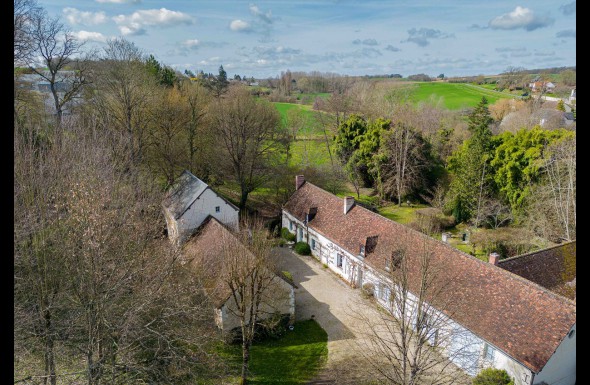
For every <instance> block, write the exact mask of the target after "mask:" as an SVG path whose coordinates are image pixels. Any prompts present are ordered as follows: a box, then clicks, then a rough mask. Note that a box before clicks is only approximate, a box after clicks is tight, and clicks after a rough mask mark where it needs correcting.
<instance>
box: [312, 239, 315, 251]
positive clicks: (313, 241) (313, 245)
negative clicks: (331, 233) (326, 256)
mask: <svg viewBox="0 0 590 385" xmlns="http://www.w3.org/2000/svg"><path fill="white" fill-rule="evenodd" d="M311 249H312V250H315V239H314V238H311Z"/></svg>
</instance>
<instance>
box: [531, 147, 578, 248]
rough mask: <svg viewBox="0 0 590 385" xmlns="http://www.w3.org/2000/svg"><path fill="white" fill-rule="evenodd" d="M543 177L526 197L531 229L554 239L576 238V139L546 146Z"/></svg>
mask: <svg viewBox="0 0 590 385" xmlns="http://www.w3.org/2000/svg"><path fill="white" fill-rule="evenodd" d="M541 167H542V168H543V174H544V175H543V180H542V182H541V184H540V185H539V186H537V188H536V189H535V191H534V192H533V193H532V194H531V197H530V199H529V204H530V207H529V209H528V212H529V215H530V219H529V222H531V223H532V225H533V229H534V230H535V231H536V232H538V233H541V234H542V235H543V236H544V237H546V238H549V239H553V240H555V241H558V240H560V239H562V240H568V241H569V240H574V239H576V141H575V137H573V138H571V137H570V138H564V139H563V140H561V141H559V142H557V143H555V144H552V145H551V146H549V147H548V149H547V151H546V152H545V156H544V157H543V160H542V164H541Z"/></svg>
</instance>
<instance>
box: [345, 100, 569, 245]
mask: <svg viewBox="0 0 590 385" xmlns="http://www.w3.org/2000/svg"><path fill="white" fill-rule="evenodd" d="M521 103H522V102H521ZM428 115H432V111H430V112H429V111H427V110H425V106H412V105H409V104H404V103H401V104H398V105H396V106H395V107H394V108H393V109H391V110H389V113H388V114H387V115H382V116H374V117H372V118H370V117H367V115H364V116H363V115H362V114H358V113H356V114H351V115H349V116H348V118H347V119H346V120H344V121H342V123H340V125H339V126H338V131H337V134H336V136H335V144H336V155H337V156H338V159H339V161H340V162H341V164H342V165H343V167H344V169H345V171H346V175H347V176H348V179H349V181H350V182H351V183H352V185H353V186H354V187H355V189H356V191H357V194H359V189H360V188H361V187H371V188H374V189H375V190H376V191H377V193H378V195H379V196H380V198H381V199H383V200H393V201H394V202H396V203H397V204H398V205H402V204H404V203H405V202H406V201H414V202H416V201H422V202H427V203H429V204H430V205H431V206H433V207H435V208H438V209H440V210H441V212H443V213H444V214H446V215H452V216H453V218H454V220H455V223H460V222H464V223H469V224H471V225H472V226H474V227H475V228H478V227H487V228H493V229H497V228H499V227H502V226H507V225H512V226H516V227H526V228H527V229H528V230H530V231H531V234H536V235H538V236H542V237H544V238H545V239H549V240H552V241H554V242H558V241H560V240H564V239H565V240H572V239H575V228H576V220H575V191H576V189H575V152H576V151H575V132H574V131H571V130H566V129H564V128H560V129H553V130H546V129H543V128H541V127H540V126H538V125H536V126H535V125H533V126H532V128H527V127H523V128H521V129H519V130H516V131H515V132H509V131H504V132H501V133H499V134H495V135H494V134H493V131H492V130H494V131H496V132H498V128H497V127H498V123H499V122H496V121H494V119H493V118H492V115H491V114H490V111H489V109H488V106H487V101H486V100H485V98H483V99H482V101H481V103H480V104H479V105H478V106H477V107H476V108H475V109H473V110H472V111H471V112H470V113H469V115H468V116H467V132H466V133H465V134H466V136H465V139H464V140H462V141H461V142H460V143H459V144H458V145H457V141H456V140H455V141H453V140H452V139H453V137H454V135H456V133H455V129H456V127H458V126H455V127H453V126H452V125H448V126H446V127H445V126H444V125H442V126H441V127H438V128H437V127H436V126H434V127H435V128H434V129H433V128H432V127H433V126H429V124H428V121H429V119H427V117H428ZM437 118H438V119H439V122H440V123H443V122H444V121H445V119H444V116H441V115H439V116H438V117H437ZM441 118H442V119H441Z"/></svg>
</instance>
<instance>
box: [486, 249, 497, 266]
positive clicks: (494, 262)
mask: <svg viewBox="0 0 590 385" xmlns="http://www.w3.org/2000/svg"><path fill="white" fill-rule="evenodd" d="M499 260H500V254H498V253H496V252H494V253H490V256H489V260H488V262H489V263H491V264H492V265H498V261H499Z"/></svg>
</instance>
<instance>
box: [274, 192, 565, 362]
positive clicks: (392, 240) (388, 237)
mask: <svg viewBox="0 0 590 385" xmlns="http://www.w3.org/2000/svg"><path fill="white" fill-rule="evenodd" d="M343 205H344V203H343V199H342V198H338V197H337V196H335V195H333V194H331V193H329V192H327V191H325V190H322V189H321V188H319V187H317V186H314V185H313V184H311V183H309V182H305V183H304V184H303V186H302V187H300V188H299V189H298V190H297V191H295V193H293V195H292V196H291V198H290V199H289V201H288V202H287V203H286V204H285V205H284V209H285V210H286V211H287V212H289V213H291V214H292V215H294V216H295V217H297V218H298V219H299V220H301V221H303V220H304V219H305V214H306V213H307V212H308V210H309V208H310V207H317V213H316V215H315V217H314V218H313V219H312V220H311V221H310V222H309V224H308V226H309V227H310V228H312V229H313V230H315V231H317V232H318V233H320V234H322V235H324V236H325V237H326V238H328V239H330V240H332V241H334V242H335V243H336V244H338V245H339V246H341V247H343V248H344V249H346V250H347V251H348V252H350V253H351V254H353V255H358V254H359V250H360V245H361V244H364V243H365V240H366V239H367V237H371V236H377V244H376V245H375V246H374V249H373V251H372V252H370V253H367V255H366V257H365V263H366V264H367V265H369V266H370V267H372V268H374V269H375V270H378V271H382V272H384V268H385V263H386V262H385V261H386V258H387V257H390V256H391V255H392V253H393V252H394V251H396V250H399V249H404V250H405V251H406V254H407V255H408V258H409V259H408V260H409V261H416V259H415V258H417V255H418V254H420V252H421V251H422V250H428V251H429V252H432V253H433V256H434V258H433V261H436V263H437V265H438V268H439V269H440V271H441V272H442V274H439V275H438V276H437V277H436V281H437V282H438V283H439V284H444V285H446V287H445V290H444V291H441V293H440V294H441V297H443V298H440V299H439V300H440V301H441V302H440V303H442V302H443V301H446V305H445V307H444V308H441V307H439V308H440V310H442V311H444V312H445V313H447V314H448V315H449V316H451V317H452V318H453V320H455V321H456V322H457V323H459V324H461V325H462V326H464V327H465V328H467V329H469V330H471V331H472V332H473V333H475V334H476V335H478V336H479V337H481V338H482V339H484V340H486V341H488V342H489V343H491V344H493V345H495V346H496V347H498V348H499V349H502V350H503V351H504V352H505V353H507V354H508V355H510V356H511V357H513V358H514V359H515V360H517V361H519V362H520V363H522V364H524V365H525V366H527V367H528V368H529V369H532V370H533V371H534V372H539V371H540V370H541V369H542V368H543V367H544V366H545V364H546V363H547V361H548V360H549V358H550V357H551V355H552V354H553V353H554V351H555V349H557V347H558V346H559V344H560V343H561V341H562V339H563V338H564V337H565V336H566V334H567V333H568V332H569V330H570V328H571V327H572V326H573V325H574V324H575V322H576V306H575V303H574V302H572V301H570V300H568V299H567V298H564V297H561V296H558V295H555V294H554V293H551V292H550V291H548V290H545V289H544V288H542V287H540V286H538V285H537V284H535V283H533V282H530V281H527V280H525V279H523V278H522V277H519V276H517V275H515V274H512V273H510V272H508V271H506V270H503V269H501V268H499V267H498V266H494V265H491V264H489V263H487V262H484V261H481V260H479V259H477V258H475V257H473V256H471V255H468V254H465V253H463V252H461V251H459V250H457V249H455V248H453V247H451V246H449V245H448V244H446V243H443V242H441V241H438V240H436V239H433V238H431V237H428V236H426V235H424V234H422V233H420V232H418V231H415V230H413V229H411V228H409V227H407V226H403V225H401V224H399V223H397V222H394V221H391V220H389V219H387V218H385V217H383V216H381V215H379V214H376V213H373V212H371V211H369V210H367V209H365V208H363V207H360V206H358V205H354V206H353V207H352V208H351V209H350V211H348V213H347V214H344V210H343ZM410 265H411V266H412V263H410ZM413 265H414V266H415V265H416V263H413ZM412 275H413V274H412V271H410V284H412V283H411V282H412V281H414V284H415V283H416V282H415V281H416V280H415V279H414V280H412ZM444 297H446V298H444Z"/></svg>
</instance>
